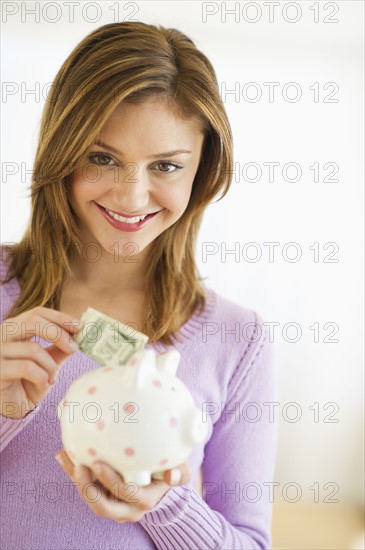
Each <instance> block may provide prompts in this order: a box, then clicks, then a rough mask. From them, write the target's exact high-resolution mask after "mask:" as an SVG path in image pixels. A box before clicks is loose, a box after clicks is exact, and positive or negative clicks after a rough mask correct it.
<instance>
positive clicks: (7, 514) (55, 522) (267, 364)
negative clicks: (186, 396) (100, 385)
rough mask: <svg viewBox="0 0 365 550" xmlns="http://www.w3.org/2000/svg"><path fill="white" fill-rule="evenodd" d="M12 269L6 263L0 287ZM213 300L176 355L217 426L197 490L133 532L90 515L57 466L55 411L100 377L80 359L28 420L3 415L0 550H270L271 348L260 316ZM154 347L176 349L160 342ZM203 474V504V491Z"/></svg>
mask: <svg viewBox="0 0 365 550" xmlns="http://www.w3.org/2000/svg"><path fill="white" fill-rule="evenodd" d="M5 270H6V266H5V265H4V263H2V264H1V277H2V278H3V277H4V274H5ZM205 290H206V292H207V296H208V300H207V307H206V309H205V310H204V312H203V313H202V314H200V315H199V316H198V314H197V313H195V314H194V315H193V316H192V317H191V319H190V320H189V321H188V322H187V323H185V324H184V325H183V326H182V327H181V329H180V335H181V336H182V337H183V342H182V343H181V344H179V345H177V346H176V349H178V351H179V352H180V354H181V360H180V364H179V367H178V370H177V376H178V377H179V378H180V380H182V381H183V382H184V384H185V385H186V386H187V387H188V388H189V390H190V392H191V393H192V396H193V398H194V401H195V404H196V406H198V407H199V408H201V410H202V414H203V411H204V416H203V420H206V422H207V423H208V426H209V431H208V436H207V438H206V441H205V442H203V443H201V444H200V445H197V446H195V447H194V448H193V450H192V452H191V454H190V456H189V458H188V463H189V465H190V467H191V469H192V472H193V475H192V479H191V481H190V482H189V483H188V484H186V485H184V486H177V487H171V488H170V489H169V490H168V491H167V493H165V495H164V496H163V497H162V498H161V500H160V501H159V502H158V503H157V505H156V506H155V507H154V508H153V509H152V510H150V511H148V512H147V513H146V514H145V515H144V516H143V517H142V518H141V519H140V520H139V521H138V522H136V523H133V522H126V523H117V522H115V521H114V520H112V519H109V518H104V517H100V516H97V515H96V514H95V513H94V512H93V511H92V510H91V509H90V508H89V507H88V505H87V503H86V502H85V501H84V500H83V499H82V497H81V496H80V495H79V493H78V492H77V489H76V488H75V486H74V485H73V483H72V481H71V479H70V478H69V477H68V476H67V475H66V474H65V472H64V471H63V470H62V469H61V467H60V466H59V464H58V463H57V462H56V460H55V459H54V455H55V454H56V452H57V451H58V450H59V449H61V448H62V447H63V445H62V441H61V434H60V425H59V420H58V418H57V414H56V409H57V404H58V403H59V402H60V401H61V399H62V398H63V397H64V395H65V393H66V392H67V389H68V387H69V386H70V384H71V383H72V382H73V381H74V380H76V379H77V378H78V377H79V376H81V375H82V374H83V373H85V372H88V371H90V370H93V369H95V368H98V367H99V365H98V364H97V363H96V362H94V361H93V360H92V359H90V358H89V357H88V356H86V355H85V354H84V353H82V352H81V351H77V352H76V353H74V354H73V355H71V356H70V357H69V359H67V360H66V361H65V362H64V363H63V365H62V367H61V370H60V373H59V376H58V379H57V382H56V384H55V385H54V386H53V388H52V390H51V392H50V393H49V394H48V395H47V397H46V398H45V399H44V400H43V401H42V402H41V403H40V404H39V405H38V406H37V407H36V408H35V409H34V410H33V411H32V412H30V413H29V414H27V416H25V417H24V418H23V419H20V420H12V419H9V418H7V417H4V416H1V415H0V444H1V446H0V451H1V454H0V464H1V495H2V500H1V526H0V533H1V535H0V548H1V550H10V549H14V550H21V549H24V550H25V549H26V550H61V549H62V550H64V549H75V550H76V549H77V550H89V549H90V550H91V549H92V550H97V549H100V550H101V549H102V550H107V549H108V550H119V549H120V550H122V549H123V550H124V549H131V550H137V549H138V550H142V549H145V550H147V549H151V548H158V549H168V550H171V549H189V550H192V549H199V550H200V549H212V548H219V549H227V550H228V549H229V550H232V549H245V550H246V549H247V550H248V549H264V548H265V549H268V548H271V506H272V505H271V501H272V499H271V498H270V495H271V492H270V487H271V482H272V479H273V473H274V465H275V455H276V443H277V423H276V419H275V421H274V422H273V418H272V417H271V416H270V414H269V409H270V407H269V405H268V402H273V401H277V383H276V375H275V368H274V363H273V360H272V359H273V354H272V344H271V343H270V342H269V339H268V333H267V331H266V327H265V326H264V325H263V320H262V319H261V317H260V316H259V315H257V314H256V313H255V312H254V311H251V310H249V309H246V308H243V307H241V306H239V305H237V304H235V303H233V302H232V301H230V300H228V299H226V298H224V297H222V296H220V295H219V294H217V293H216V292H214V291H213V290H212V289H209V288H207V287H205ZM0 291H1V318H0V322H2V320H3V318H4V316H5V315H6V313H7V312H8V311H9V309H10V306H11V304H12V303H13V302H14V300H15V298H16V297H17V296H18V294H19V291H20V288H19V284H18V282H17V280H16V279H13V280H11V281H10V282H9V283H7V284H5V285H1V289H0ZM33 339H34V340H35V341H37V342H39V343H40V344H41V345H42V346H43V347H47V346H48V345H50V342H48V341H45V340H43V339H41V338H40V337H38V336H37V337H34V338H33ZM146 348H147V349H148V348H152V349H154V350H156V351H157V352H162V351H165V350H166V349H168V348H166V347H165V346H164V345H162V344H160V343H159V342H157V343H155V344H152V345H147V346H146ZM264 403H266V405H264ZM205 413H206V414H205ZM260 413H261V417H260ZM200 466H202V474H203V498H201V497H200V496H199V495H198V493H197V492H196V491H195V489H194V486H195V480H196V475H197V472H198V469H199V468H200ZM93 496H94V495H93Z"/></svg>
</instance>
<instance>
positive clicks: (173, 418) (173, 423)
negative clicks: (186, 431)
mask: <svg viewBox="0 0 365 550" xmlns="http://www.w3.org/2000/svg"><path fill="white" fill-rule="evenodd" d="M170 426H171V428H176V426H177V418H175V417H174V416H172V417H171V418H170Z"/></svg>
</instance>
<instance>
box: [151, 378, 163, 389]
mask: <svg viewBox="0 0 365 550" xmlns="http://www.w3.org/2000/svg"><path fill="white" fill-rule="evenodd" d="M152 384H153V385H154V386H155V387H156V388H162V384H161V382H160V381H159V380H154V381H153V382H152Z"/></svg>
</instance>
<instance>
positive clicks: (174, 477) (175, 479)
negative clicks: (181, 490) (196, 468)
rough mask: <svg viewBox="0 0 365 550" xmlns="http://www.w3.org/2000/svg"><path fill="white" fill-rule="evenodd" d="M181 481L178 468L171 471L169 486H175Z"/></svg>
mask: <svg viewBox="0 0 365 550" xmlns="http://www.w3.org/2000/svg"><path fill="white" fill-rule="evenodd" d="M180 481H181V471H180V470H179V469H178V468H175V469H174V470H171V478H170V485H177V484H178V483H179V482H180Z"/></svg>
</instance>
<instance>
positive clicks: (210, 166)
mask: <svg viewBox="0 0 365 550" xmlns="http://www.w3.org/2000/svg"><path fill="white" fill-rule="evenodd" d="M232 149H233V146H232V135H231V130H230V126H229V122H228V119H227V116H226V113H225V110H224V106H223V104H222V102H221V99H220V97H219V91H218V85H217V80H216V75H215V72H214V69H213V67H212V65H211V63H210V62H209V60H208V59H207V58H206V57H205V55H204V54H203V53H202V52H200V51H199V50H198V49H197V48H196V46H195V45H194V43H193V42H192V41H191V40H190V39H189V38H188V37H186V36H185V35H184V34H182V33H181V32H179V31H177V30H175V29H166V28H164V27H161V26H159V27H156V26H153V25H148V24H145V23H140V22H139V23H136V22H133V23H132V22H123V23H114V24H110V25H105V26H103V27H101V28H99V29H97V30H96V31H94V32H92V33H91V34H90V35H89V36H87V37H86V38H85V39H84V40H83V41H82V42H81V43H80V44H79V45H78V46H77V47H76V48H75V50H74V51H73V52H72V53H71V54H70V56H69V57H68V59H67V60H66V61H65V63H64V64H63V66H62V67H61V69H60V71H59V73H58V74H57V77H56V79H55V81H54V83H53V87H52V90H51V93H50V97H49V98H48V101H47V105H46V107H45V110H44V114H43V118H42V124H41V130H40V139H39V146H38V150H37V154H36V159H35V167H34V176H33V181H32V185H31V199H32V213H31V219H30V223H29V226H28V228H27V230H26V232H25V235H24V237H23V239H22V240H21V242H20V243H17V244H14V245H13V246H10V247H4V249H3V261H2V263H1V269H2V274H1V276H2V279H3V285H2V287H1V292H2V296H1V297H2V305H3V309H2V317H1V322H2V325H1V337H2V343H3V345H2V351H1V360H2V369H1V386H0V389H1V399H2V408H1V413H2V417H1V420H2V423H1V451H2V452H1V455H0V457H1V463H2V484H3V512H2V546H1V547H6V548H9V549H10V548H17V549H19V548H27V549H30V548H32V549H33V548H34V549H36V548H37V549H39V548H47V549H53V548H54V549H56V548H57V549H60V548H62V549H64V548H78V549H88V548H95V549H96V548H98V549H99V548H100V549H106V548H108V549H109V548H113V549H127V548H131V549H132V548H133V549H136V548H138V549H141V548H146V549H147V548H169V549H170V548H229V549H233V548H245V549H246V548H269V547H270V544H271V535H270V524H271V501H272V499H271V498H270V495H271V492H270V491H269V490H268V486H270V484H271V480H272V475H273V470H274V461H275V447H276V424H275V422H273V421H272V419H271V418H270V420H269V419H268V418H264V415H262V411H264V410H265V406H264V403H266V404H267V403H270V402H273V401H275V399H276V385H275V375H274V369H273V365H272V361H271V345H270V343H269V340H268V337H267V333H266V330H265V326H264V323H263V321H262V319H261V317H260V316H259V315H257V314H256V313H255V312H254V311H251V310H248V309H246V308H243V307H241V306H239V305H238V304H235V303H233V302H231V301H230V300H227V299H225V298H224V297H222V296H219V295H218V294H217V293H216V292H214V291H213V290H212V289H210V288H208V287H206V286H205V285H204V284H203V283H202V279H201V278H200V277H199V275H198V272H197V269H196V265H195V260H194V250H195V242H196V236H197V233H198V229H199V226H200V223H201V220H202V216H203V213H204V210H205V208H206V207H207V205H208V204H209V203H210V202H211V201H212V199H213V198H214V197H216V196H217V195H218V194H219V193H221V197H220V198H222V197H223V196H224V195H225V194H226V193H227V191H228V189H229V186H230V179H229V177H230V174H231V173H232ZM87 307H93V308H94V309H97V310H100V311H102V312H103V313H105V314H106V315H109V316H111V317H113V318H115V319H117V320H119V321H122V322H124V323H133V324H134V326H135V327H137V328H138V330H140V331H141V332H143V333H144V334H146V335H147V336H148V337H149V343H148V345H147V346H146V347H147V348H149V347H151V348H153V349H155V350H156V351H157V352H162V351H166V350H167V349H168V348H169V346H173V347H175V348H176V349H178V351H179V352H180V354H181V361H180V365H179V369H178V373H177V374H178V377H179V378H180V379H181V380H182V381H183V382H184V383H185V384H186V386H187V387H188V388H189V390H190V391H191V393H192V395H193V398H194V401H195V403H196V405H197V406H200V407H201V409H202V415H203V419H204V421H206V422H207V423H208V426H209V432H208V437H207V440H206V441H205V442H203V443H202V444H201V445H197V446H196V447H195V448H194V449H193V451H192V453H191V455H190V456H189V458H188V461H187V462H186V463H185V464H182V465H180V467H178V468H175V469H174V470H169V471H167V472H165V474H164V480H163V481H162V480H159V481H158V480H154V481H153V482H152V483H151V485H149V486H148V487H143V488H142V487H139V488H138V492H137V494H136V495H134V496H135V497H137V498H134V499H131V498H130V496H131V495H130V488H129V489H128V488H127V487H125V486H124V484H123V479H122V478H121V477H120V476H119V474H117V472H115V471H114V470H112V469H111V468H110V467H109V466H108V465H107V464H104V463H102V464H99V466H101V470H98V469H97V465H98V464H95V465H94V468H93V469H92V470H91V469H89V468H86V467H82V468H80V469H79V471H76V468H74V466H73V463H72V462H71V460H70V458H69V457H68V456H67V453H66V451H65V450H64V449H61V447H62V443H61V437H60V430H59V423H58V419H57V410H56V409H57V404H58V403H59V402H60V400H61V399H62V398H63V396H64V395H65V393H66V391H67V389H68V387H69V386H70V384H71V383H72V382H73V380H75V379H76V378H78V377H79V376H81V375H82V374H83V373H85V372H88V371H90V370H92V369H94V368H97V367H98V365H97V363H95V362H94V361H93V360H91V359H90V358H89V357H87V356H86V355H85V354H83V353H81V352H80V351H75V346H73V347H72V338H71V337H72V335H74V334H76V333H77V332H78V331H79V330H81V327H80V324H79V319H80V316H81V314H82V312H83V311H84V310H85V309H86V308H87ZM49 329H53V333H52V330H49ZM232 333H233V334H232ZM50 343H51V345H49V344H50ZM76 350H77V347H76ZM61 365H62V368H61ZM250 407H253V408H254V409H255V410H256V413H257V411H261V415H259V416H258V415H257V414H256V417H255V418H253V417H252V414H250V413H249V412H248V411H249V408H250ZM56 454H57V459H58V460H60V461H61V465H62V468H63V470H61V469H60V468H59V467H58V465H57V463H56V462H55V460H54V458H53V457H54V456H55V455H56ZM199 469H200V470H199ZM199 471H201V474H202V480H203V497H204V498H202V496H201V495H200V491H199V488H198V487H196V488H195V486H194V484H195V483H196V480H197V479H198V478H197V476H198V474H199ZM115 487H118V491H116V490H115ZM136 501H137V502H136ZM14 518H20V519H19V521H18V524H17V526H16V528H15V529H14V525H13V521H14Z"/></svg>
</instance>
